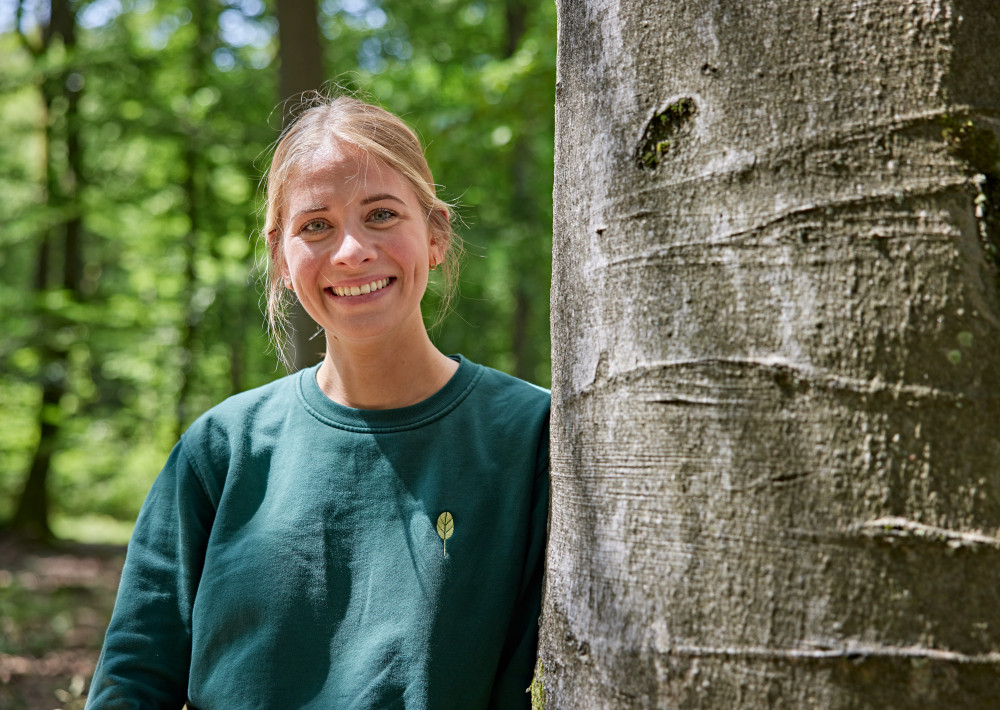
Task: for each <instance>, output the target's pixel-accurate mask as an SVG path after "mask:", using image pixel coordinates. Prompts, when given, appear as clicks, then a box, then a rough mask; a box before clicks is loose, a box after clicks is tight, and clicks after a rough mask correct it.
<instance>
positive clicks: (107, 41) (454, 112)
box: [0, 0, 556, 710]
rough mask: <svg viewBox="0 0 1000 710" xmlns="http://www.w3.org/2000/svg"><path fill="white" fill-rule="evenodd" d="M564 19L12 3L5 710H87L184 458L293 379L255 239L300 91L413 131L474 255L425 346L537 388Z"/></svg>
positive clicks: (329, 7)
mask: <svg viewBox="0 0 1000 710" xmlns="http://www.w3.org/2000/svg"><path fill="white" fill-rule="evenodd" d="M279 19H280V20H281V21H280V23H279ZM555 19H556V17H555V7H554V4H553V3H552V2H551V1H550V0H545V1H544V2H541V3H528V2H526V0H321V1H320V2H318V3H317V1H316V0H281V2H280V3H278V2H275V0H185V1H181V0H156V1H155V2H154V1H153V0H0V332H2V338H0V708H4V709H5V710H6V709H8V708H10V709H15V708H39V709H41V710H51V709H52V708H54V707H60V708H65V709H66V710H72V709H74V708H82V707H83V704H84V702H85V696H86V690H87V685H88V684H89V679H90V676H91V674H92V673H93V668H94V664H95V663H96V661H97V656H98V652H99V649H100V645H101V642H102V639H103V635H104V630H105V628H106V626H107V621H108V617H109V615H110V611H111V608H112V605H113V601H114V595H115V591H116V587H117V582H118V574H119V570H120V568H121V563H122V556H123V552H124V548H123V545H124V543H125V542H126V541H127V540H128V537H129V534H130V532H131V529H132V524H133V521H134V519H135V516H136V514H137V512H138V509H139V506H140V505H141V503H142V500H143V497H144V496H145V494H146V491H147V490H148V489H149V486H150V485H151V484H152V481H153V479H154V478H155V476H156V475H157V473H158V472H159V469H160V467H161V465H162V463H163V462H164V461H165V460H166V457H167V454H168V452H169V450H170V448H171V447H172V446H173V444H174V443H175V441H176V440H177V438H178V436H179V435H180V433H181V432H183V431H184V429H185V428H186V427H187V426H188V425H189V424H190V422H191V421H192V420H193V419H194V418H195V417H197V416H198V415H199V414H200V413H201V412H203V411H204V410H205V409H207V408H208V407H210V406H212V405H214V404H215V403H217V402H219V401H221V400H222V399H224V398H225V397H227V396H229V395H231V394H233V393H235V392H237V391H240V390H244V389H247V388H250V387H255V386H257V385H261V384H264V383H266V382H268V381H270V380H272V379H275V378H277V377H280V376H282V375H284V374H285V371H284V368H283V367H282V366H281V365H280V364H279V363H278V359H277V357H276V355H275V352H274V349H273V348H272V347H271V345H270V344H269V341H268V337H267V333H266V330H265V326H264V322H265V321H264V317H263V314H262V299H261V288H260V271H259V268H258V266H259V264H260V262H261V259H262V257H263V250H262V248H261V243H260V240H259V239H258V235H257V230H258V228H259V227H260V223H261V219H262V215H261V200H260V190H259V181H260V178H261V176H262V174H263V172H264V170H265V169H266V167H267V164H268V157H269V152H268V151H269V148H270V146H271V144H272V143H273V141H274V140H275V138H276V137H277V135H278V132H279V130H280V128H281V126H282V122H283V120H284V117H283V113H284V111H283V103H284V100H285V99H286V98H288V97H289V96H292V95H293V94H295V93H297V92H299V91H302V90H304V89H310V88H313V89H314V88H317V87H318V86H319V85H322V84H323V82H324V81H334V82H336V83H337V84H338V85H340V86H341V87H343V88H344V89H345V90H348V91H353V92H358V93H359V94H360V95H361V96H363V97H367V98H369V99H370V100H374V101H375V102H377V103H381V104H382V105H384V106H385V107H386V108H388V109H389V110H391V111H393V112H395V113H397V114H398V115H400V116H402V117H403V118H404V119H405V120H406V121H407V122H409V123H410V124H411V125H412V126H413V127H414V128H415V129H416V130H417V132H418V134H419V135H420V136H421V138H422V140H423V141H424V142H425V144H426V146H427V154H428V159H429V162H430V164H431V169H432V170H433V171H434V175H435V178H436V180H437V182H438V183H439V184H440V185H441V188H440V193H439V194H441V196H442V197H443V198H444V199H446V200H448V201H450V202H452V203H454V204H455V205H457V207H458V210H457V211H458V215H459V216H460V217H461V221H462V224H461V225H460V229H459V231H460V234H461V236H462V237H463V238H464V240H465V242H466V247H467V257H466V260H465V263H464V265H463V271H462V278H461V284H460V289H461V290H460V295H459V298H458V300H457V302H456V305H455V308H454V311H453V312H452V313H451V314H450V315H449V316H448V317H447V319H445V320H444V321H443V323H442V324H441V325H440V326H438V327H437V328H435V329H434V330H433V331H432V333H431V334H432V337H433V338H434V339H435V340H436V342H437V343H438V345H439V346H440V347H441V349H442V350H444V352H446V353H454V352H461V353H464V354H465V355H467V356H468V357H470V358H472V359H473V360H476V361H479V362H482V363H484V364H487V365H491V366H493V367H496V368H499V369H501V370H505V371H507V372H510V373H513V374H516V375H518V376H521V377H523V378H526V379H529V380H532V381H534V382H537V383H538V384H541V385H546V386H547V385H548V384H549V359H548V358H549V335H548V288H549V275H550V247H551V224H552V210H551V195H552V144H553V136H552V132H553V110H552V107H553V100H554V85H555V32H556V30H555ZM425 309H426V312H425V315H426V317H427V320H428V322H429V323H431V322H433V321H434V320H435V319H436V316H437V311H438V298H437V295H436V292H435V291H434V285H433V284H432V289H431V292H430V293H429V294H428V296H427V298H426V299H425ZM314 342H316V341H314ZM321 349H322V343H321V342H318V343H317V350H321Z"/></svg>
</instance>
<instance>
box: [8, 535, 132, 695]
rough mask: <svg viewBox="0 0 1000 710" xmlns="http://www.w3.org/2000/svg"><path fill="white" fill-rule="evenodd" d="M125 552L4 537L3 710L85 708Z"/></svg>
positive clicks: (92, 546)
mask: <svg viewBox="0 0 1000 710" xmlns="http://www.w3.org/2000/svg"><path fill="white" fill-rule="evenodd" d="M124 558H125V548H124V547H120V546H113V545H88V544H83V543H76V542H67V541H61V542H58V543H56V544H55V545H54V546H44V547H43V546H37V545H31V544H25V543H24V542H20V541H17V540H14V539H11V538H9V537H0V708H4V709H5V710H8V709H9V710H53V709H60V710H80V709H82V708H83V705H84V701H85V691H86V690H87V688H88V687H89V685H90V678H91V676H92V675H93V673H94V667H95V666H96V664H97V657H98V655H99V654H100V650H101V643H102V641H103V639H104V631H105V629H106V628H107V626H108V619H109V618H110V617H111V609H112V607H113V606H114V601H115V593H116V591H117V589H118V580H119V576H120V573H121V567H122V562H123V561H124Z"/></svg>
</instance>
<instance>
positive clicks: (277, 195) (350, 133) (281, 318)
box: [264, 92, 462, 364]
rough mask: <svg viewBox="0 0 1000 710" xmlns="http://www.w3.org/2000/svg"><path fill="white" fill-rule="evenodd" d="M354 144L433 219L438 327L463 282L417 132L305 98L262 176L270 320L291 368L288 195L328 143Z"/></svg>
mask: <svg viewBox="0 0 1000 710" xmlns="http://www.w3.org/2000/svg"><path fill="white" fill-rule="evenodd" d="M331 139H332V140H337V141H340V142H343V143H347V144H349V145H352V146H354V147H356V148H358V149H359V150H361V151H362V152H363V153H365V154H367V155H369V156H371V157H372V158H375V159H376V160H378V161H380V162H381V163H382V164H384V165H387V166H388V167H390V168H392V169H393V170H395V171H396V172H398V173H399V174H400V175H401V176H402V177H403V178H404V179H405V180H406V181H407V182H409V184H410V185H411V186H412V187H413V191H414V192H415V193H416V196H417V201H418V203H419V204H420V207H421V208H422V210H423V212H424V214H425V215H426V219H427V227H428V230H429V232H430V234H431V239H432V240H434V241H435V242H437V243H440V244H442V245H443V247H444V257H443V259H442V262H441V270H442V279H441V281H442V288H441V294H440V307H439V309H438V316H437V319H436V320H435V322H434V325H437V323H438V322H440V320H441V319H442V318H443V317H444V316H445V315H446V314H447V312H448V308H449V306H450V304H451V301H452V299H453V297H454V295H455V292H456V290H457V289H456V287H457V283H458V262H459V259H460V257H461V254H462V242H461V239H460V238H459V237H458V235H456V234H455V232H454V230H453V229H452V225H451V221H452V208H451V206H450V205H449V204H448V203H447V202H445V201H443V200H441V199H440V198H439V197H438V196H437V190H436V187H435V185H434V176H433V175H432V174H431V169H430V167H429V166H428V165H427V159H426V157H424V151H423V148H422V147H421V145H420V140H419V139H418V138H417V136H416V134H415V133H414V132H413V131H412V130H411V129H410V127H409V126H407V125H406V124H405V123H403V121H402V120H401V119H400V118H398V117H397V116H395V115H393V114H391V113H389V112H388V111H386V110H385V109H383V108H381V107H379V106H374V105H372V104H369V103H365V102H364V101H360V100H358V99H356V98H353V97H350V96H335V97H329V96H326V95H324V94H321V93H318V92H309V93H308V94H306V95H303V97H302V100H301V101H300V104H299V113H298V115H297V116H296V118H295V119H294V121H292V122H290V123H289V124H288V125H287V126H286V127H285V129H284V130H283V131H282V132H281V135H280V136H279V138H278V141H277V146H276V147H275V149H274V155H273V156H272V158H271V166H270V168H269V169H268V170H267V172H266V174H265V176H264V183H265V217H264V236H265V238H266V243H267V247H268V249H267V267H266V269H265V276H264V282H265V283H264V286H265V298H266V305H267V322H268V326H269V327H270V331H271V337H272V339H273V340H274V344H275V347H276V348H277V350H278V355H279V357H280V358H281V359H282V361H283V362H285V364H288V353H287V340H288V306H289V302H290V298H291V297H290V295H289V293H288V289H286V288H285V286H284V281H283V279H282V276H281V267H282V266H283V264H282V263H281V259H282V250H281V249H280V240H281V238H282V237H281V233H282V226H283V224H282V223H283V219H284V214H283V210H284V207H285V204H286V195H285V189H286V185H287V183H288V181H289V180H290V179H291V177H292V176H293V175H294V174H295V171H296V170H298V169H299V168H300V167H301V166H302V165H303V163H306V162H307V161H309V160H310V159H311V158H312V157H313V156H314V155H315V153H316V151H317V150H319V149H320V148H322V147H323V145H325V144H327V143H328V142H329V141H330V140H331Z"/></svg>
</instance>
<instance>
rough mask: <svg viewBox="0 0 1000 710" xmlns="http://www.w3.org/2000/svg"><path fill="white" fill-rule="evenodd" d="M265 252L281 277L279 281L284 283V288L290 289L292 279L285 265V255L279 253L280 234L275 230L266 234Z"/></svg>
mask: <svg viewBox="0 0 1000 710" xmlns="http://www.w3.org/2000/svg"><path fill="white" fill-rule="evenodd" d="M267 251H268V254H269V255H270V257H271V264H272V265H273V266H274V268H275V270H276V271H277V272H278V275H279V276H281V280H282V281H284V282H285V288H291V287H292V286H291V284H292V279H291V276H290V274H289V273H288V265H287V264H286V263H285V255H284V254H282V253H281V234H279V232H278V230H277V228H275V229H272V230H271V231H270V232H268V233H267Z"/></svg>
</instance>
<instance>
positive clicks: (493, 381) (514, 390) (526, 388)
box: [478, 365, 551, 412]
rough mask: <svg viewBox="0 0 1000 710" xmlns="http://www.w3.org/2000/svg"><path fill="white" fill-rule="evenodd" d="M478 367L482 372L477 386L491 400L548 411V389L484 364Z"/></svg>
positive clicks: (504, 404)
mask: <svg viewBox="0 0 1000 710" xmlns="http://www.w3.org/2000/svg"><path fill="white" fill-rule="evenodd" d="M478 367H479V368H480V370H481V372H482V377H481V380H480V385H479V386H480V387H481V388H483V390H484V392H483V394H486V395H487V396H489V398H490V399H492V400H493V401H495V402H497V403H499V404H501V405H503V406H520V407H527V408H529V409H532V410H544V411H546V412H547V411H548V409H549V401H550V399H551V395H550V393H549V390H547V389H545V388H544V387H539V386H538V385H535V384H532V383H530V382H528V381H526V380H522V379H520V378H519V377H515V376H514V375H508V374H507V373H506V372H501V371H500V370H495V369H493V368H492V367H487V366H486V365H479V366H478Z"/></svg>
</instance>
